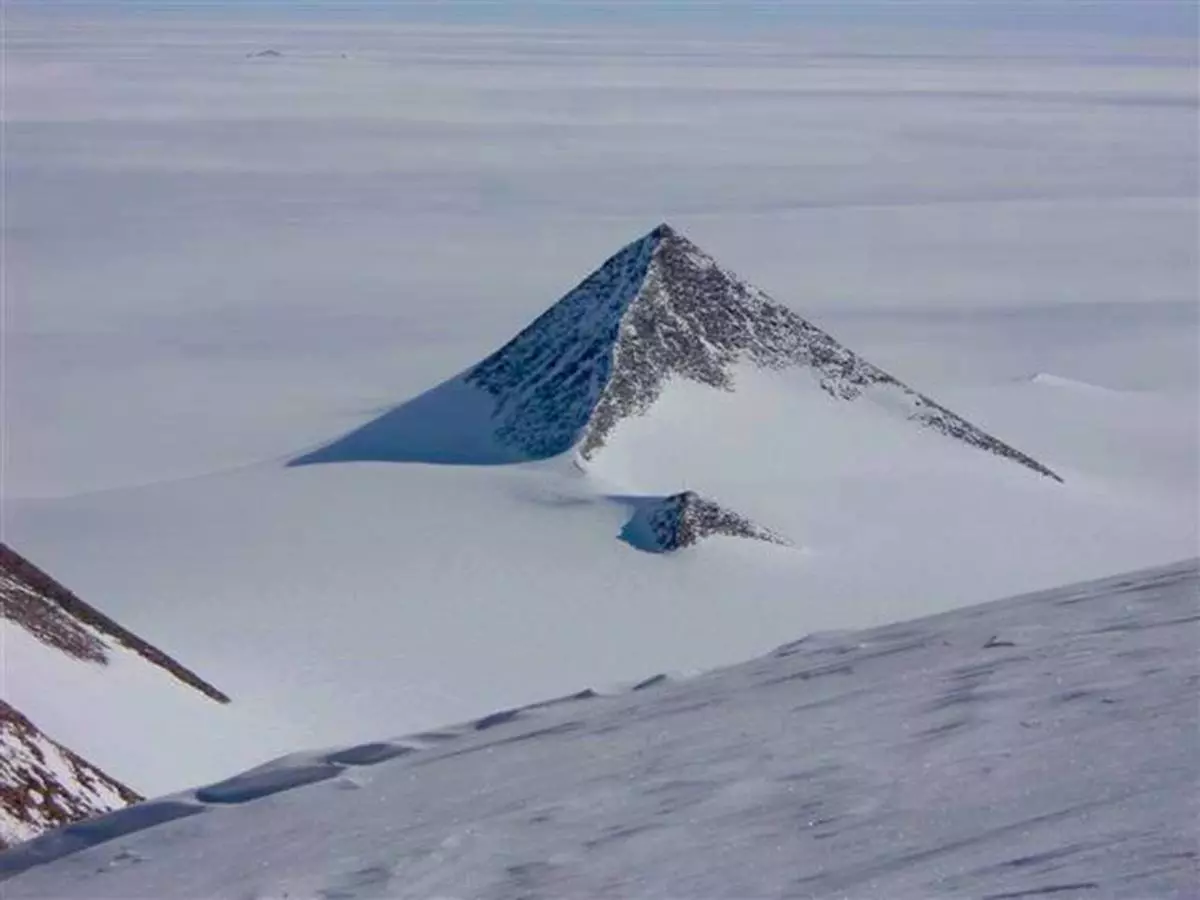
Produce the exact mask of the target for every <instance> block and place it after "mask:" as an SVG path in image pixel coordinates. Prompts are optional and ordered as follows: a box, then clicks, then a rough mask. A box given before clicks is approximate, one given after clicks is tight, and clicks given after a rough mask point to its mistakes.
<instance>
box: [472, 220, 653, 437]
mask: <svg viewBox="0 0 1200 900" xmlns="http://www.w3.org/2000/svg"><path fill="white" fill-rule="evenodd" d="M656 244H657V241H655V240H651V239H648V238H643V239H642V240H640V241H637V242H635V243H633V244H630V245H629V246H628V247H626V248H624V249H623V250H621V251H620V252H619V253H617V254H616V255H615V256H612V257H610V258H609V259H608V260H606V261H605V263H604V265H602V266H601V267H600V268H599V269H597V270H596V271H595V272H593V273H592V274H591V275H589V276H588V277H587V278H586V279H584V281H583V282H582V283H581V284H580V285H579V286H578V287H576V288H575V289H574V290H573V291H571V292H570V293H568V294H567V295H566V296H565V297H563V298H562V299H561V300H559V301H558V303H556V304H554V306H552V307H550V309H548V310H546V311H545V312H544V313H542V314H541V315H540V316H538V318H537V319H535V320H534V321H533V323H532V324H531V325H530V326H529V327H528V328H526V329H525V330H524V331H522V332H521V333H520V334H518V335H517V336H516V337H515V338H513V339H512V340H511V341H509V342H508V343H507V344H505V345H504V346H503V347H501V348H500V349H499V350H497V351H496V352H495V353H493V354H492V355H491V356H489V357H488V358H487V359H485V360H484V361H483V362H481V363H480V364H479V365H477V366H476V367H475V368H473V369H472V370H471V371H470V372H469V373H468V374H467V376H466V379H467V381H468V382H469V383H471V384H474V385H476V386H478V387H480V388H483V389H484V390H485V391H487V392H488V393H490V394H491V395H492V396H493V397H494V398H495V399H496V410H495V413H494V414H493V418H494V420H495V421H496V423H497V428H496V433H497V435H498V436H499V437H500V439H501V440H503V441H504V442H505V443H508V444H511V445H514V446H516V447H518V448H520V449H521V450H522V451H523V452H525V453H527V454H529V455H530V456H532V457H534V458H541V457H546V456H553V455H554V454H556V453H562V452H564V451H566V450H568V449H570V448H571V446H573V445H574V444H575V442H576V441H577V440H578V439H579V435H580V434H581V433H582V432H583V431H584V429H586V428H587V427H588V422H589V420H590V419H591V417H592V415H593V411H594V410H595V409H596V403H597V400H599V398H600V397H601V395H602V393H603V392H604V390H605V388H606V386H607V385H608V383H609V380H610V379H609V376H610V373H611V371H612V366H613V358H614V352H613V348H614V345H615V344H616V343H617V342H618V339H619V338H620V336H621V322H622V319H623V317H624V316H625V313H626V310H627V308H628V306H629V304H630V303H631V302H632V301H633V300H634V299H635V298H636V297H637V294H638V291H639V290H641V287H642V284H643V282H644V280H645V278H646V272H647V269H648V268H649V266H650V263H651V259H652V256H653V253H654V249H655V246H656Z"/></svg>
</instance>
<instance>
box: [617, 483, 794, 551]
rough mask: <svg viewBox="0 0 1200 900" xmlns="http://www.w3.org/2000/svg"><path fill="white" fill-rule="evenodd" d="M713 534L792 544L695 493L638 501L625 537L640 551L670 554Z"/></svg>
mask: <svg viewBox="0 0 1200 900" xmlns="http://www.w3.org/2000/svg"><path fill="white" fill-rule="evenodd" d="M713 535H725V536H726V537H740V538H750V539H752V540H756V541H766V542H768V543H771V544H781V545H785V546H786V545H788V544H789V541H788V540H787V539H786V538H784V537H783V536H782V535H779V534H776V533H775V532H773V531H771V530H770V529H767V528H763V527H762V526H761V525H757V524H755V523H754V522H752V521H751V520H750V519H747V518H746V517H745V516H742V515H739V514H738V513H735V512H733V511H732V510H729V509H726V508H725V507H723V506H721V505H720V504H719V503H717V502H716V501H713V500H709V499H708V498H707V497H701V496H700V495H699V494H697V493H696V492H695V491H684V492H683V493H680V494H672V495H670V496H669V497H661V498H655V499H651V500H647V499H642V500H639V501H638V502H637V503H636V504H635V506H634V514H633V517H632V518H631V519H630V520H629V522H628V523H627V524H626V526H625V530H624V532H623V535H622V536H623V537H624V538H625V540H626V542H628V543H630V544H632V545H633V546H635V547H637V548H638V549H640V550H647V551H649V552H651V553H670V552H671V551H674V550H681V549H683V548H684V547H690V546H692V545H693V544H695V543H697V542H699V541H701V540H703V539H704V538H706V537H711V536H713Z"/></svg>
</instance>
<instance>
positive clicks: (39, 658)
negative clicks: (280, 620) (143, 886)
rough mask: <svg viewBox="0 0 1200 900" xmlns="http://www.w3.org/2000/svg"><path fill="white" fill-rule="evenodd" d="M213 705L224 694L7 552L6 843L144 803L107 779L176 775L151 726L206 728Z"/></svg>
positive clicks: (1, 603)
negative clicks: (187, 723) (158, 771)
mask: <svg viewBox="0 0 1200 900" xmlns="http://www.w3.org/2000/svg"><path fill="white" fill-rule="evenodd" d="M211 701H217V702H218V703H220V704H225V703H228V701H229V698H228V697H227V696H226V695H225V694H223V693H222V692H221V691H219V690H217V688H215V687H213V686H212V685H211V684H209V683H208V682H207V681H205V680H203V679H202V678H200V677H199V676H198V675H196V674H195V673H194V672H193V671H191V670H190V669H187V668H185V667H184V666H182V665H180V664H179V663H178V662H176V661H175V660H174V659H172V658H171V657H170V656H168V655H167V654H165V653H163V652H162V651H161V650H159V649H158V648H157V647H154V646H152V645H151V644H149V643H147V642H146V641H144V640H142V639H141V638H140V637H138V636H137V635H136V634H134V633H133V632H131V631H129V630H128V629H126V628H123V627H122V626H121V625H119V624H117V623H116V622H115V621H113V620H112V619H111V618H109V617H108V616H106V615H105V614H103V613H101V612H100V611H99V610H97V609H96V608H95V607H93V606H91V605H89V604H87V603H85V602H84V601H83V600H81V599H80V598H79V597H77V596H76V595H75V594H74V593H72V592H71V591H70V590H68V589H67V588H66V587H64V586H63V585H62V584H60V583H59V582H58V581H56V580H55V579H54V578H52V577H51V576H49V575H48V574H46V573H45V572H43V571H42V570H41V569H39V568H38V567H37V566H35V565H33V563H31V562H29V561H28V560H27V559H25V558H24V557H23V556H21V555H20V554H19V553H17V552H16V551H15V550H13V549H11V548H10V547H8V546H6V545H4V544H0V844H3V843H14V842H17V841H21V840H25V839H27V838H29V837H32V836H34V835H36V834H38V833H40V832H42V831H45V830H46V829H48V828H54V827H57V826H60V825H63V824H65V823H67V822H71V821H75V820H77V819H82V818H88V817H90V816H94V815H97V814H99V813H103V812H107V811H109V810H112V809H117V808H120V807H122V806H124V805H125V804H126V803H129V802H132V801H134V800H137V799H139V798H138V795H137V794H136V793H134V792H133V791H132V790H131V789H130V788H129V787H126V785H125V784H123V783H122V782H121V781H119V780H117V779H116V778H114V777H112V776H111V775H110V774H109V773H110V772H112V771H113V770H114V769H120V775H121V778H122V779H123V780H124V781H128V782H130V783H132V784H135V785H136V784H137V781H138V779H141V778H143V777H144V776H145V775H146V774H147V771H148V770H149V769H150V768H151V766H150V765H149V764H148V763H147V761H148V760H153V761H154V765H158V766H166V767H168V768H169V767H171V766H172V765H173V761H172V760H171V758H170V756H169V755H166V754H164V751H163V749H162V746H161V739H160V738H159V737H158V736H157V735H156V734H155V733H154V732H153V729H154V728H158V727H163V728H179V727H182V723H181V722H179V721H176V720H172V719H171V718H168V716H170V715H176V714H177V715H179V716H180V717H183V718H186V719H194V720H196V721H195V722H194V725H195V726H197V727H204V725H202V724H201V720H202V715H203V713H202V712H201V711H200V710H197V709H196V707H216V705H217V704H214V703H212V702H211ZM205 724H209V725H211V723H210V722H209V723H205ZM43 729H44V730H43ZM130 732H132V733H130ZM68 746H69V747H70V748H71V749H68ZM135 747H136V748H137V749H136V750H135V749H134V748H135ZM79 754H82V755H79ZM164 756H165V758H163V757H164ZM85 757H86V758H85ZM151 783H154V782H153V781H152V782H151Z"/></svg>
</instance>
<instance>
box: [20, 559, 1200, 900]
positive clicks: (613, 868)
mask: <svg viewBox="0 0 1200 900" xmlns="http://www.w3.org/2000/svg"><path fill="white" fill-rule="evenodd" d="M1198 641H1200V563H1198V562H1197V561H1194V560H1193V561H1189V562H1185V563H1178V564H1175V565H1170V566H1164V567H1161V568H1157V569H1152V570H1144V571H1140V572H1135V573H1131V574H1127V575H1122V576H1118V577H1113V578H1109V579H1106V580H1103V581H1097V582H1091V583H1086V584H1077V585H1072V586H1069V587H1063V588H1059V589H1057V590H1052V591H1047V592H1043V593H1040V594H1036V595H1031V596H1023V597H1017V598H1013V599H1008V600H1002V601H997V602H993V603H988V604H984V605H981V606H974V607H968V608H965V609H959V610H955V611H953V612H950V613H946V614H943V615H939V616H934V617H930V618H925V619H919V620H916V621H910V622H904V623H898V624H893V625H888V626H884V627H880V628H875V629H871V630H867V631H860V632H847V631H842V632H831V633H818V634H813V635H810V636H808V637H806V638H803V639H801V640H797V641H794V642H792V643H790V644H785V645H783V646H781V647H779V648H778V649H777V650H775V651H774V652H773V653H771V654H769V655H767V656H765V657H762V658H760V659H756V660H754V661H753V662H749V663H745V664H742V665H738V666H734V667H732V668H728V669H725V670H719V671H714V672H710V673H708V674H705V675H702V676H699V677H696V678H692V679H690V680H685V681H682V682H672V681H670V680H664V679H661V678H656V679H655V678H652V679H647V680H646V681H645V682H643V683H642V684H641V685H639V686H637V687H636V688H635V689H633V690H632V691H629V692H627V693H624V694H621V695H616V696H599V695H597V694H595V693H592V692H582V693H579V694H576V695H573V696H569V697H564V698H562V699H560V700H558V701H554V702H550V703H546V704H539V705H535V706H530V707H524V708H518V709H509V710H502V711H499V712H496V713H494V714H492V715H489V716H486V717H483V718H481V719H478V720H476V721H474V722H469V723H465V724H463V725H460V726H456V727H452V728H445V729H440V730H437V731H433V732H428V733H424V734H419V735H413V736H410V737H407V738H397V739H385V740H377V741H373V742H370V743H366V744H362V745H358V746H350V747H343V748H341V749H337V750H326V751H320V752H314V753H307V754H295V755H293V756H290V757H287V758H284V759H281V760H278V761H277V762H275V763H273V764H270V765H267V766H263V767H260V768H259V769H256V770H254V771H251V772H247V773H245V774H243V775H240V776H237V777H234V778H229V779H227V780H225V781H223V782H220V783H217V784H213V785H209V786H207V787H204V788H200V789H197V790H194V791H189V792H186V793H183V794H177V795H175V796H172V797H167V798H164V799H161V800H155V801H151V802H148V803H145V804H141V805H140V806H137V807H133V808H130V809H128V810H124V811H122V812H118V813H115V814H112V815H109V816H106V817H104V818H101V819H97V820H94V821H92V822H88V823H84V824H81V825H76V826H72V827H69V828H67V829H64V830H61V831H58V832H55V833H53V834H51V835H47V836H45V837H43V838H40V839H38V840H36V841H33V842H30V843H29V844H26V845H24V846H22V847H19V848H16V849H14V850H12V851H9V852H8V853H5V854H2V855H0V873H4V874H6V875H8V876H9V877H10V878H11V880H9V881H8V882H7V883H6V884H5V885H4V895H5V897H6V898H11V900H17V898H25V897H28V898H36V897H46V898H49V897H54V898H67V897H88V898H94V897H156V898H164V900H165V898H217V897H228V898H245V897H260V898H267V897H293V898H310V897H311V898H317V897H322V898H330V897H339V898H344V900H350V898H358V897H362V898H367V897H381V896H387V897H396V898H399V897H412V898H425V897H472V898H480V900H486V898H497V900H503V898H511V897H514V896H522V897H530V898H542V897H544V898H554V897H598V896H621V897H664V898H665V897H713V898H717V897H720V898H728V897H763V898H766V897H895V898H918V897H919V898H928V897H979V898H986V900H1015V898H1024V897H1040V896H1045V895H1053V896H1055V897H1064V898H1076V897H1077V898H1086V900H1095V898H1106V897H1130V898H1133V897H1138V898H1142V897H1159V898H1168V897H1189V896H1193V895H1194V891H1195V885H1196V883H1197V881H1196V879H1197V873H1198V865H1197V864H1198V858H1200V857H1198V839H1200V826H1198V825H1197V822H1198V821H1200V818H1198V813H1200V790H1198V788H1200V709H1198V708H1197V705H1196V702H1195V698H1196V691H1197V687H1198V686H1200V658H1198V657H1197V655H1196V653H1195V648H1196V646H1197V642H1198ZM12 876H15V877H12Z"/></svg>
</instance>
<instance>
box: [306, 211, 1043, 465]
mask: <svg viewBox="0 0 1200 900" xmlns="http://www.w3.org/2000/svg"><path fill="white" fill-rule="evenodd" d="M743 364H749V365H752V366H755V367H757V368H759V369H767V370H776V371H778V370H785V369H794V368H801V369H807V370H810V371H811V372H812V374H813V375H814V377H815V379H816V382H817V384H819V386H820V387H821V389H822V390H824V391H825V392H826V393H827V394H829V395H830V396H831V397H834V398H837V399H839V400H845V401H851V400H857V399H859V398H860V397H864V396H867V397H869V396H877V398H878V399H879V400H880V401H881V402H882V403H883V404H884V405H885V406H888V407H890V408H892V409H895V408H897V407H899V408H900V409H901V410H902V411H903V414H904V415H905V416H906V417H907V418H908V419H909V420H911V421H913V422H916V423H919V424H920V425H923V426H926V427H928V428H932V429H934V430H936V431H939V432H941V433H942V434H945V435H947V436H949V437H952V438H955V439H957V440H960V441H962V442H964V443H966V444H969V445H971V446H973V447H977V448H979V449H981V450H986V451H988V452H989V453H993V454H995V455H997V456H1000V457H1003V458H1006V459H1010V460H1012V461H1014V462H1017V463H1020V464H1021V465H1023V466H1025V467H1027V468H1029V469H1032V470H1033V471H1035V472H1038V473H1039V474H1041V475H1045V476H1047V477H1049V478H1053V479H1055V480H1058V481H1061V480H1062V479H1061V478H1059V477H1058V475H1056V474H1055V473H1054V472H1052V471H1051V470H1050V469H1049V468H1047V467H1046V466H1044V465H1042V464H1041V463H1039V462H1038V461H1037V460H1035V459H1033V458H1031V457H1030V456H1028V455H1026V454H1024V453H1022V452H1021V451H1019V450H1016V449H1015V448H1013V447H1011V446H1010V445H1008V444H1006V443H1004V442H1003V441H1001V440H999V439H997V438H995V437H993V436H992V435H990V434H988V433H987V432H985V431H983V430H981V429H980V428H977V427H976V426H974V425H972V424H971V423H970V422H967V421H966V420H965V419H963V418H961V417H960V416H958V415H956V414H955V413H953V412H951V411H950V410H948V409H946V408H945V407H944V406H941V405H940V404H938V403H936V402H935V401H934V400H932V399H930V398H929V397H927V396H925V395H924V394H920V393H918V392H917V391H914V390H913V389H912V388H910V387H908V386H907V385H905V384H903V383H902V382H900V381H899V380H897V379H896V378H894V377H893V376H891V375H889V374H888V373H887V372H885V371H883V370H882V369H880V368H878V367H877V366H874V365H872V364H871V363H869V362H867V361H866V360H864V359H862V358H861V357H859V356H857V355H855V354H854V353H852V352H850V351H849V350H848V349H846V348H845V347H843V346H842V345H841V344H839V343H838V342H837V341H836V340H834V339H833V338H832V337H830V336H829V335H828V334H826V333H825V332H824V331H822V330H821V329H819V328H817V327H816V326H815V325H813V324H812V323H810V322H808V321H807V320H805V319H804V318H802V317H801V316H799V315H798V314H797V313H795V312H793V311H792V310H790V309H788V308H787V307H786V306H782V305H780V304H779V303H776V302H775V301H773V300H772V299H771V298H770V297H768V296H767V295H766V294H764V293H763V292H762V291H760V290H758V289H757V288H754V287H751V286H750V285H748V284H746V283H745V282H743V281H742V280H740V279H739V278H738V277H737V276H735V275H733V274H732V273H731V272H729V271H727V270H725V269H723V268H721V266H719V265H718V264H717V263H716V262H715V261H714V260H713V259H712V258H711V257H710V256H708V255H707V254H705V253H704V252H703V251H701V250H700V249H699V248H698V247H696V245H695V244H693V243H692V242H691V241H689V240H687V239H686V238H684V237H683V236H682V235H680V234H679V233H678V232H676V231H675V230H674V229H672V228H671V227H670V226H668V225H659V226H658V227H657V228H655V229H654V230H653V231H651V232H650V233H649V234H647V235H646V236H644V237H642V238H640V239H638V240H636V241H634V242H633V243H631V244H629V245H628V246H626V247H625V248H624V249H622V250H620V251H619V252H618V253H616V254H615V255H614V256H612V257H610V258H609V259H608V260H606V261H605V263H604V264H603V265H601V266H600V268H598V269H597V270H596V271H594V272H593V273H592V274H591V275H589V276H588V277H587V278H585V279H584V280H583V282H581V283H580V284H579V285H578V286H577V287H576V288H574V289H573V290H572V291H570V292H569V293H567V294H566V296H564V297H563V298H562V299H561V300H559V301H558V302H557V303H556V304H554V306H552V307H550V308H549V309H548V310H546V312H544V313H543V314H542V315H541V316H539V317H538V318H537V319H535V320H534V322H533V323H532V324H531V325H529V326H528V327H527V328H525V330H523V331H522V332H521V333H520V334H518V335H517V336H516V337H515V338H513V339H512V340H511V341H509V342H508V343H507V344H505V345H504V346H503V347H501V348H500V349H499V350H497V351H496V352H495V353H493V354H492V355H490V356H489V357H487V358H486V359H484V360H483V361H482V362H480V363H479V364H478V365H476V366H474V367H472V368H470V369H468V370H467V371H466V372H464V373H462V374H461V375H458V376H456V377H454V378H451V379H449V380H448V381H446V382H444V383H442V384H441V385H438V386H437V387H435V388H433V389H431V390H429V391H427V392H426V393H424V394H421V395H420V396H418V397H415V398H413V399H412V400H409V401H407V402H406V403H403V404H401V405H399V406H397V407H395V408H394V409H392V410H390V411H389V412H387V413H385V414H384V415H382V416H380V417H379V418H377V419H375V420H373V421H371V422H368V423H367V424H365V425H363V426H361V427H360V428H357V429H355V430H354V431H352V432H350V433H349V434H346V435H344V436H343V437H341V438H339V439H338V440H336V441H333V442H332V443H330V444H327V445H325V446H323V447H321V448H319V449H316V450H314V451H311V452H309V453H306V454H303V455H301V456H299V457H297V458H296V459H294V460H292V462H291V464H292V465H305V464H310V463H324V462H347V461H356V460H387V461H396V462H428V463H439V464H475V465H479V464H489V465H494V464H503V463H512V462H521V461H525V460H531V459H545V458H547V457H550V456H556V455H558V454H561V453H565V452H567V451H568V450H571V449H573V448H574V449H576V450H577V451H578V454H579V458H580V459H581V460H583V461H587V460H590V459H593V458H594V457H595V456H596V454H597V453H599V451H600V450H601V449H602V448H603V447H604V446H605V443H606V441H607V440H608V439H609V437H610V436H611V434H612V433H613V431H614V429H616V428H617V426H618V425H619V424H620V423H621V422H622V421H624V420H626V419H629V418H630V417H634V416H641V415H644V414H646V413H647V412H649V411H650V409H651V408H652V407H653V406H654V404H655V402H656V401H657V400H658V398H659V397H660V395H661V394H662V392H663V389H664V387H665V385H666V384H667V383H668V382H669V381H671V380H673V379H684V380H688V381H692V382H696V383H699V384H703V385H707V386H709V387H712V388H716V389H720V390H724V391H733V390H735V389H736V384H735V376H734V370H735V367H736V366H738V365H743Z"/></svg>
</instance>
